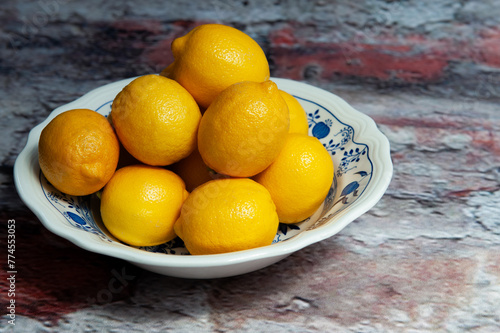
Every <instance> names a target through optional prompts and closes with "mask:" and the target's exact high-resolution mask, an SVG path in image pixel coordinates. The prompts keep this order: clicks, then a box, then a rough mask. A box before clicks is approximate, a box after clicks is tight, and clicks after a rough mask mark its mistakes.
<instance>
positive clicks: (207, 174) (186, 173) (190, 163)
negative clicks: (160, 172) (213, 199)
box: [171, 149, 216, 192]
mask: <svg viewBox="0 0 500 333" xmlns="http://www.w3.org/2000/svg"><path fill="white" fill-rule="evenodd" d="M171 170H172V171H173V172H175V173H176V174H178V175H179V176H180V177H181V178H182V180H184V183H185V184H186V189H187V190H188V191H190V192H191V191H192V190H194V189H195V188H196V187H198V186H200V185H201V184H203V183H206V182H208V181H210V180H212V179H215V177H216V175H215V173H214V172H213V171H211V170H210V168H209V167H207V165H206V164H205V162H203V159H202V158H201V155H200V152H199V151H198V149H195V150H194V151H193V152H192V153H191V155H189V156H188V157H186V158H184V159H182V160H180V161H179V162H177V163H174V164H172V166H171Z"/></svg>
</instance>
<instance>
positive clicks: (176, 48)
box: [161, 24, 269, 109]
mask: <svg viewBox="0 0 500 333" xmlns="http://www.w3.org/2000/svg"><path fill="white" fill-rule="evenodd" d="M171 48H172V53H173V55H174V62H173V63H172V64H170V65H169V66H168V67H167V68H165V69H164V70H163V71H162V73H161V74H162V75H165V76H167V77H169V78H172V79H174V80H176V81H177V82H179V83H180V84H181V85H182V86H183V87H184V88H186V89H187V90H188V91H189V92H190V93H191V94H192V95H193V97H194V98H195V100H196V102H198V104H199V105H200V106H201V107H202V108H204V109H206V108H207V107H208V106H209V105H210V103H211V102H212V101H213V100H214V99H215V97H216V96H217V95H218V94H219V93H220V92H222V90H224V89H226V88H227V87H229V86H230V85H232V84H234V83H237V82H240V81H256V82H262V81H265V80H267V79H269V64H268V62H267V59H266V55H265V54H264V51H263V50H262V48H261V47H260V46H259V44H257V42H256V41H255V40H253V39H252V38H251V37H250V36H248V35H247V34H245V33H244V32H242V31H240V30H238V29H235V28H232V27H229V26H226V25H222V24H204V25H200V26H198V27H196V28H194V29H193V30H191V31H190V32H189V33H187V34H186V35H184V36H182V37H179V38H177V39H175V40H174V41H173V42H172V47H171Z"/></svg>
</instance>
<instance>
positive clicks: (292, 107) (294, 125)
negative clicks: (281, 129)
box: [280, 90, 309, 134]
mask: <svg viewBox="0 0 500 333" xmlns="http://www.w3.org/2000/svg"><path fill="white" fill-rule="evenodd" d="M280 94H281V97H283V99H284V100H285V102H286V105H287V106H288V111H289V112H290V129H289V130H288V133H302V134H308V133H309V124H308V122H307V116H306V111H305V110H304V108H303V107H302V105H300V103H299V101H297V99H296V98H295V97H293V96H292V95H290V94H289V93H287V92H286V91H283V90H280Z"/></svg>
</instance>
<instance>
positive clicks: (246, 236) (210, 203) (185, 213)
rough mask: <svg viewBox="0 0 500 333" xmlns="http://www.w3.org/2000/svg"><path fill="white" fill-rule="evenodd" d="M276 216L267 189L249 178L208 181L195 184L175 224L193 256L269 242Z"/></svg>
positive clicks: (240, 248) (276, 225) (254, 246)
mask: <svg viewBox="0 0 500 333" xmlns="http://www.w3.org/2000/svg"><path fill="white" fill-rule="evenodd" d="M278 225H279V221H278V215H277V213H276V207H275V205H274V203H273V201H272V199H271V196H270V194H269V192H268V191H267V190H266V189H265V188H264V187H263V186H262V185H260V184H258V183H256V182H255V181H253V180H251V179H248V178H229V179H217V180H212V181H209V182H207V183H205V184H203V185H201V186H199V187H197V188H196V189H195V190H194V191H193V192H191V194H190V195H189V196H188V198H187V199H186V201H185V202H184V205H183V206H182V210H181V215H180V217H179V219H178V220H177V222H176V223H175V225H174V230H175V232H176V233H177V235H178V236H179V237H180V238H181V239H182V240H183V241H184V244H185V245H186V248H187V249H188V251H189V253H191V254H194V255H202V254H217V253H227V252H233V251H240V250H247V249H252V248H256V247H260V246H265V245H270V244H271V243H272V241H273V239H274V236H275V235H276V232H277V230H278Z"/></svg>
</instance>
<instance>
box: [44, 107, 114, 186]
mask: <svg viewBox="0 0 500 333" xmlns="http://www.w3.org/2000/svg"><path fill="white" fill-rule="evenodd" d="M119 151H120V145H119V142H118V138H117V137H116V135H115V132H114V131H113V128H112V127H111V125H110V124H109V122H108V121H107V119H106V117H104V116H103V115H101V114H99V113H97V112H95V111H92V110H89V109H74V110H69V111H66V112H63V113H61V114H59V115H58V116H56V117H55V118H54V119H52V120H51V121H50V123H49V124H48V125H47V126H46V127H45V128H44V129H43V130H42V133H41V134H40V140H39V142H38V161H39V164H40V169H41V170H42V172H43V174H44V176H45V177H46V178H47V180H48V181H49V182H50V183H51V184H52V185H53V186H54V187H55V188H56V189H58V190H59V191H61V192H64V193H67V194H70V195H88V194H91V193H94V192H96V191H98V190H100V189H101V188H102V187H103V186H104V185H106V183H107V182H108V181H109V179H110V178H111V176H113V174H114V172H115V170H116V166H117V164H118V158H119Z"/></svg>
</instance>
